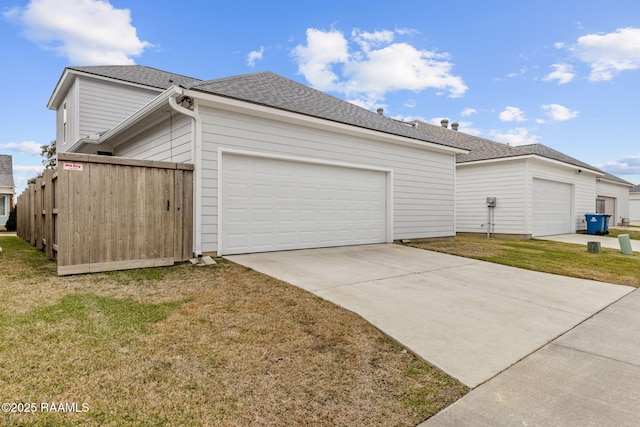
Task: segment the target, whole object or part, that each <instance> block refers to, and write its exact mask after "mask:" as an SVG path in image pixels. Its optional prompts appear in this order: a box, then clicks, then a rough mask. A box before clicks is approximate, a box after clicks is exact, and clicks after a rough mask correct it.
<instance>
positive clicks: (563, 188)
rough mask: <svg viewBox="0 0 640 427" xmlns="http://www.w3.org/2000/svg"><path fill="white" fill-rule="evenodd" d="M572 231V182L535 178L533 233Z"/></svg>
mask: <svg viewBox="0 0 640 427" xmlns="http://www.w3.org/2000/svg"><path fill="white" fill-rule="evenodd" d="M566 233H571V184H565V183H563V182H556V181H547V180H544V179H534V180H533V235H534V236H550V235H553V234H566Z"/></svg>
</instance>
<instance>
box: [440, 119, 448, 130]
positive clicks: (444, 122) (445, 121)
mask: <svg viewBox="0 0 640 427" xmlns="http://www.w3.org/2000/svg"><path fill="white" fill-rule="evenodd" d="M440 124H441V125H442V127H443V128H446V127H449V120H447V119H442V120H440Z"/></svg>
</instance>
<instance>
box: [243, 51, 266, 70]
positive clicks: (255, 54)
mask: <svg viewBox="0 0 640 427" xmlns="http://www.w3.org/2000/svg"><path fill="white" fill-rule="evenodd" d="M263 56H264V46H260V50H254V51H251V52H249V55H247V65H248V66H250V67H253V66H255V65H256V61H261V60H262V57H263Z"/></svg>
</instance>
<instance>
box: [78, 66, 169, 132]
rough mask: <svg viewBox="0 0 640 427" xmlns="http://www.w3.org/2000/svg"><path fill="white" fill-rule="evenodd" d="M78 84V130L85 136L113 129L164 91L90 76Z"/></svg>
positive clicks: (79, 79) (80, 78)
mask: <svg viewBox="0 0 640 427" xmlns="http://www.w3.org/2000/svg"><path fill="white" fill-rule="evenodd" d="M75 84H76V85H78V88H79V90H78V102H79V106H78V108H79V115H78V120H79V123H78V133H79V136H80V137H81V138H84V137H87V136H89V135H93V134H97V133H101V132H105V131H107V130H109V129H112V128H113V127H115V126H116V125H117V124H119V123H121V122H122V121H123V120H124V119H126V118H127V117H129V116H130V115H131V114H133V113H134V112H136V111H137V110H139V109H140V108H141V107H142V106H144V105H145V104H147V103H148V102H149V101H151V100H152V99H153V98H155V97H156V96H158V94H159V93H160V91H159V90H157V89H156V90H154V89H143V88H137V87H131V86H126V85H122V84H117V83H111V82H107V81H102V80H96V79H91V78H87V77H78V78H77V79H76V81H75ZM76 140H77V139H76ZM76 140H72V141H71V143H73V142H75V141H76Z"/></svg>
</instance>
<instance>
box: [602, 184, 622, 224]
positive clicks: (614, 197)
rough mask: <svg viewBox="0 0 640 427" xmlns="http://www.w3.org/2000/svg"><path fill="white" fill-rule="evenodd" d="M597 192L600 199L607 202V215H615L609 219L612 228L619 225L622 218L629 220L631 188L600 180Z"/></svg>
mask: <svg viewBox="0 0 640 427" xmlns="http://www.w3.org/2000/svg"><path fill="white" fill-rule="evenodd" d="M596 192H597V193H596V194H597V197H598V198H604V199H606V200H607V212H606V213H608V214H610V215H611V214H613V215H614V216H612V217H611V218H609V225H610V226H611V225H617V224H619V223H620V222H621V221H622V218H629V186H627V185H620V184H615V183H613V182H610V181H604V180H598V181H597V182H596ZM611 204H613V206H611Z"/></svg>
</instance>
